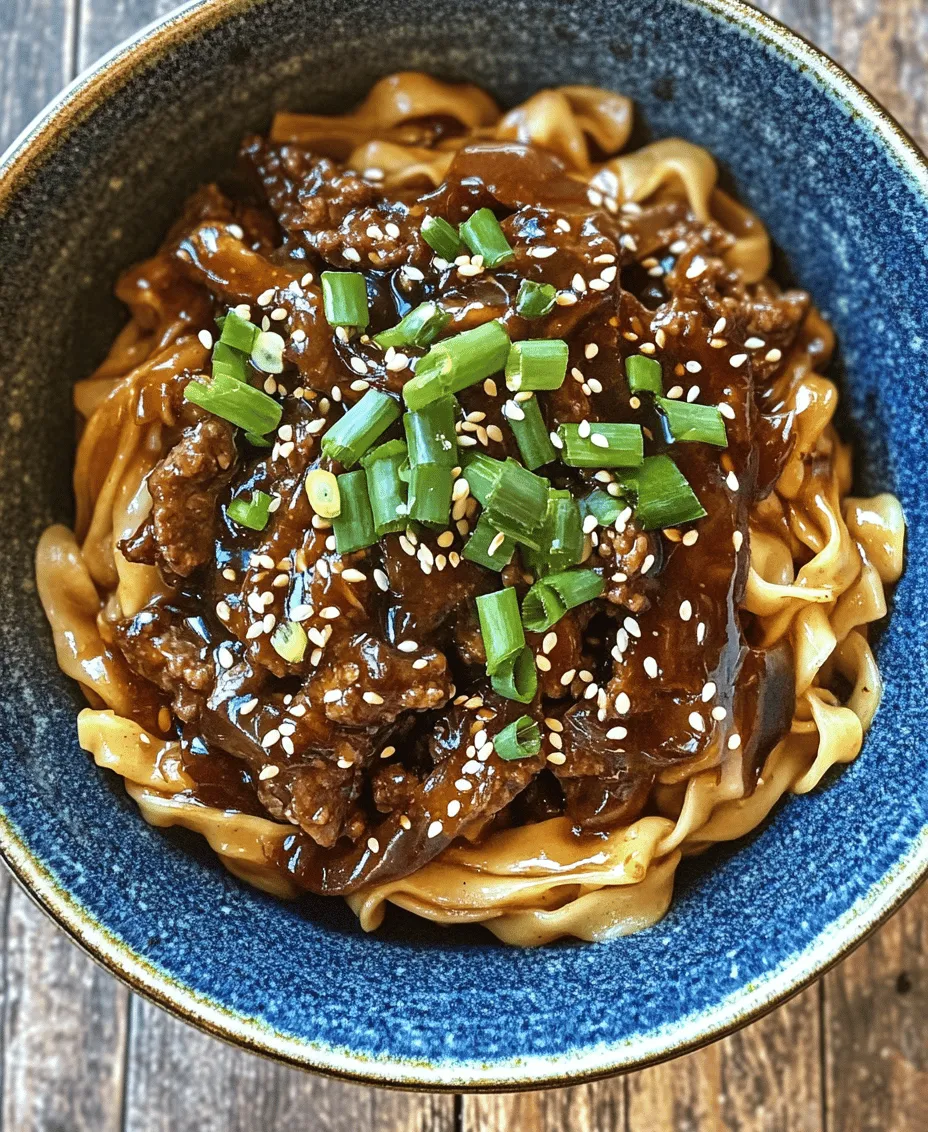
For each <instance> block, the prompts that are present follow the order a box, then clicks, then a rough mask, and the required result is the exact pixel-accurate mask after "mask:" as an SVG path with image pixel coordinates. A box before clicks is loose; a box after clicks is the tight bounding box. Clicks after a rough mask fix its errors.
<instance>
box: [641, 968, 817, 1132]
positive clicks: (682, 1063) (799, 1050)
mask: <svg viewBox="0 0 928 1132" xmlns="http://www.w3.org/2000/svg"><path fill="white" fill-rule="evenodd" d="M819 1054H820V1031H819V991H818V988H817V987H812V988H810V989H809V990H808V991H806V992H805V993H804V994H802V995H800V996H799V997H798V998H795V999H793V1000H792V1001H791V1002H789V1003H787V1004H786V1005H785V1006H782V1007H781V1008H780V1009H779V1010H777V1011H775V1012H774V1013H773V1014H771V1015H769V1016H768V1017H766V1018H762V1019H761V1020H760V1021H759V1022H755V1023H754V1024H753V1025H752V1026H749V1027H747V1029H745V1030H742V1031H740V1033H737V1034H734V1035H732V1037H730V1038H726V1039H725V1040H724V1041H721V1042H717V1043H716V1044H715V1045H712V1046H709V1047H708V1048H707V1049H704V1050H699V1051H697V1052H696V1053H692V1054H689V1055H688V1056H687V1057H684V1058H681V1059H680V1060H679V1061H673V1062H668V1063H665V1064H664V1065H658V1066H655V1068H653V1069H647V1070H644V1071H643V1072H641V1073H637V1074H635V1075H634V1076H632V1077H630V1078H629V1082H628V1086H629V1087H628V1093H629V1096H628V1132H649V1130H650V1129H652V1128H673V1129H687V1132H710V1130H712V1132H715V1130H716V1129H732V1130H737V1132H819V1130H820V1129H821V1128H822V1127H823V1125H822V1103H821V1095H822V1082H821V1064H820V1057H819Z"/></svg>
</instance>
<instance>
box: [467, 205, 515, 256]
mask: <svg viewBox="0 0 928 1132" xmlns="http://www.w3.org/2000/svg"><path fill="white" fill-rule="evenodd" d="M460 231H461V239H462V240H463V241H464V243H465V244H467V246H468V247H469V248H470V250H471V252H472V254H473V255H480V256H483V262H484V266H485V267H498V266H499V265H500V264H501V263H505V262H506V260H507V259H512V257H513V256H514V255H515V252H514V251H513V250H512V248H511V247H510V246H509V241H508V240H507V239H506V237H505V235H504V233H503V230H502V228H500V226H499V221H498V220H497V219H496V217H495V216H494V215H493V213H492V212H491V211H490V209H488V208H478V209H477V211H476V212H475V213H474V214H473V216H469V217H468V218H467V219H466V220H465V221H464V223H463V224H462V225H461V229H460Z"/></svg>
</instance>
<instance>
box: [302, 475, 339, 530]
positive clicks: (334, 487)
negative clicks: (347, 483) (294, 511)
mask: <svg viewBox="0 0 928 1132" xmlns="http://www.w3.org/2000/svg"><path fill="white" fill-rule="evenodd" d="M304 486H305V488H306V495H307V496H308V498H309V505H310V507H312V509H313V511H315V513H316V514H317V515H320V516H321V517H322V518H323V519H334V518H335V516H336V515H337V514H338V513H339V511H341V509H342V501H341V499H340V498H339V494H338V480H337V478H336V477H335V476H333V475H332V473H331V472H327V471H325V469H323V468H315V469H314V470H313V471H311V472H309V473H308V474H307V476H306V482H305V485H304Z"/></svg>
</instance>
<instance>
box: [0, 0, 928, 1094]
mask: <svg viewBox="0 0 928 1132" xmlns="http://www.w3.org/2000/svg"><path fill="white" fill-rule="evenodd" d="M265 2H266V0H191V2H190V3H188V4H185V5H183V6H182V7H180V8H178V9H176V10H175V11H173V12H171V13H169V14H168V15H167V16H164V17H163V18H162V19H160V20H156V21H155V22H154V23H151V24H149V25H148V26H147V27H146V28H144V29H143V30H142V31H141V32H139V33H138V34H137V35H136V36H134V37H133V38H131V39H129V40H126V41H125V42H124V43H122V44H121V45H119V46H118V47H116V48H114V49H113V50H112V51H111V52H109V54H107V55H105V56H104V57H103V58H102V59H100V60H99V61H98V62H97V63H96V64H94V65H93V66H92V67H90V68H89V69H88V70H86V71H84V72H83V73H82V74H81V75H79V76H78V78H76V79H75V80H74V82H72V83H71V84H70V85H69V86H68V87H67V88H66V89H65V90H64V91H63V92H62V93H61V94H60V95H59V96H58V97H57V98H56V99H55V100H54V101H53V102H51V103H50V104H49V105H48V106H47V107H46V109H45V110H43V111H42V113H41V114H39V115H38V117H37V118H35V119H34V121H33V122H32V123H31V124H30V125H29V126H27V127H26V129H25V130H24V131H23V132H22V133H21V134H20V136H19V137H18V138H17V139H16V140H15V141H14V142H13V144H12V145H11V146H10V147H9V149H8V150H7V151H6V153H5V154H3V155H2V156H0V214H2V212H3V210H4V208H5V205H6V203H7V202H8V201H9V199H10V198H11V196H12V195H13V194H14V193H15V192H16V191H17V190H18V189H19V188H20V187H21V186H22V185H23V184H24V183H26V181H27V180H28V179H29V178H30V176H31V174H32V172H33V170H36V169H38V168H39V167H40V166H41V163H42V161H43V159H44V157H45V155H46V154H47V153H48V152H49V151H50V150H52V149H53V148H54V147H55V146H56V145H58V144H64V143H66V140H67V137H68V134H69V132H70V131H71V130H72V129H73V128H74V127H75V126H77V125H78V124H79V123H80V122H81V121H82V120H83V119H85V118H86V117H87V116H88V115H89V114H90V113H91V112H92V111H93V110H94V108H95V107H97V106H98V105H99V104H100V103H101V102H103V101H105V100H106V99H108V98H110V97H113V96H115V95H117V94H118V93H119V91H120V89H121V88H122V87H123V86H124V85H125V83H126V82H127V81H128V80H129V79H130V78H131V77H132V76H133V75H134V74H135V73H136V72H137V71H138V70H139V69H141V68H147V67H149V66H151V65H152V64H154V63H155V62H157V60H158V59H159V58H160V57H161V56H162V55H164V54H165V53H166V52H168V51H169V50H171V49H172V48H173V47H175V46H176V45H177V44H179V43H182V42H186V41H189V40H191V39H194V38H195V37H196V36H198V35H200V34H202V32H203V31H204V30H206V29H208V28H210V27H213V26H216V25H217V24H219V23H221V22H224V21H225V20H227V19H229V18H231V17H234V16H236V15H238V14H240V13H242V12H245V11H247V10H248V9H250V8H255V7H259V6H260V5H262V4H263V3H265ZM681 2H683V3H685V4H687V5H689V6H690V7H694V8H699V9H702V10H704V11H706V12H708V13H709V14H711V15H713V16H715V17H717V18H721V19H722V20H724V21H726V22H727V23H730V24H734V25H736V26H737V27H738V28H739V29H741V30H742V31H746V32H747V33H749V34H750V35H752V36H754V37H755V38H757V39H758V40H759V41H761V43H762V44H763V45H764V46H766V47H770V48H772V49H774V50H775V51H777V52H779V53H780V54H782V55H784V56H785V57H786V58H787V59H788V60H789V61H790V62H791V63H793V64H794V65H798V66H799V67H800V68H802V69H803V70H805V71H807V72H808V73H809V75H810V76H811V78H812V79H813V81H817V82H818V83H819V84H820V85H821V86H822V87H824V88H827V89H828V90H829V91H830V92H831V94H832V95H833V96H835V97H836V98H838V99H839V100H840V101H841V102H843V103H844V104H845V106H847V107H848V109H849V110H850V111H851V113H852V114H853V115H854V116H855V117H857V118H858V119H860V120H861V122H862V123H863V124H864V125H865V128H867V129H868V130H869V132H870V134H871V136H872V138H873V140H874V141H876V142H877V143H878V144H879V145H880V146H881V147H882V149H883V151H884V153H886V154H887V156H889V157H890V158H891V159H892V161H893V162H894V164H896V166H897V167H898V168H899V170H900V172H902V173H903V174H904V175H905V176H906V177H907V179H908V180H909V182H910V183H911V184H912V185H913V186H914V187H915V188H916V189H917V191H918V192H919V193H920V194H921V196H922V197H924V198H925V201H926V204H928V161H926V159H925V157H923V155H922V154H921V152H920V151H919V149H918V148H917V146H916V145H915V143H914V142H913V141H912V139H911V138H910V137H909V135H908V134H907V133H906V132H905V130H903V129H902V127H901V126H900V125H899V124H898V123H897V122H896V121H895V119H894V118H893V117H892V116H891V115H890V114H889V113H888V112H887V111H886V110H884V109H883V107H882V106H880V105H879V103H878V102H877V101H876V100H875V99H874V98H873V97H872V96H871V95H869V94H868V93H867V92H866V91H865V90H864V89H863V87H861V86H860V85H859V84H858V83H857V82H856V81H855V80H854V79H852V78H851V77H850V75H849V74H848V73H847V72H846V71H845V70H844V69H843V68H842V67H840V66H838V64H837V63H835V62H834V60H832V59H831V58H829V57H828V56H827V55H825V54H824V53H823V52H821V51H819V50H818V49H817V48H815V47H813V46H812V44H810V43H809V42H808V41H807V40H805V39H803V38H802V37H801V36H799V35H797V34H796V33H795V32H793V31H791V30H790V29H789V28H787V27H786V26H785V25H784V24H782V23H780V21H779V20H776V19H774V18H772V17H771V16H768V15H766V14H765V13H762V12H759V11H757V10H756V9H754V8H751V7H749V6H748V5H747V4H744V3H741V2H740V0H681ZM0 855H2V857H3V859H4V860H5V861H6V863H7V865H8V866H9V867H10V869H11V870H12V872H13V874H14V875H15V877H16V879H17V880H18V881H19V883H20V884H21V885H22V886H23V888H24V889H25V890H26V892H27V893H28V894H29V896H31V897H32V899H33V900H34V901H35V902H36V903H37V904H38V905H39V907H40V908H42V909H43V910H44V911H45V912H46V913H47V914H48V915H49V916H51V918H52V919H53V920H55V922H56V923H57V924H58V925H59V926H60V927H61V928H63V929H64V930H65V931H66V932H67V933H68V935H70V936H71V938H72V939H73V940H74V941H75V942H76V943H78V944H79V945H80V946H81V947H82V948H83V949H84V950H85V951H86V952H87V953H88V954H89V955H90V956H91V957H92V958H93V959H95V960H96V961H97V962H98V963H100V964H101V965H102V966H103V967H105V968H106V969H107V970H108V971H109V972H110V973H111V974H113V975H115V976H116V977H117V978H118V979H120V980H121V981H122V982H124V983H126V984H127V985H128V986H129V987H130V988H131V989H132V990H134V991H136V992H137V993H139V994H141V995H144V996H145V997H146V998H148V999H150V1000H151V1001H152V1002H154V1003H156V1004H157V1005H158V1006H161V1007H163V1008H164V1009H165V1010H167V1011H169V1012H170V1013H172V1014H174V1015H176V1016H177V1017H178V1018H181V1019H183V1020H184V1021H185V1022H189V1023H191V1024H192V1025H194V1026H197V1027H199V1028H200V1029H201V1030H204V1031H206V1032H207V1033H209V1034H212V1035H213V1036H215V1037H218V1038H221V1039H223V1040H225V1041H227V1042H229V1043H231V1044H233V1045H236V1046H240V1047H242V1048H243V1049H247V1050H250V1051H251V1052H254V1053H257V1054H262V1055H264V1056H266V1057H270V1058H272V1059H275V1060H277V1061H280V1062H283V1063H285V1064H289V1065H292V1066H295V1067H298V1068H302V1069H309V1070H313V1071H315V1072H318V1073H324V1074H327V1075H330V1076H334V1077H339V1078H341V1079H344V1080H349V1081H354V1082H358V1083H363V1084H369V1085H379V1086H385V1087H392V1088H407V1089H424V1090H430V1091H442V1092H448V1091H457V1092H492V1091H508V1090H518V1089H537V1088H553V1087H558V1086H564V1085H573V1084H579V1083H582V1082H584V1081H591V1080H595V1079H597V1078H601V1077H608V1076H611V1075H613V1074H616V1073H623V1072H629V1071H632V1070H635V1069H642V1068H644V1067H646V1066H649V1065H654V1064H656V1063H658V1062H661V1061H665V1060H668V1059H670V1058H673V1057H678V1056H680V1055H681V1054H684V1053H688V1052H690V1051H692V1050H694V1049H698V1048H699V1047H700V1046H703V1045H707V1044H708V1043H710V1042H713V1041H715V1040H717V1039H718V1038H721V1037H724V1036H725V1035H726V1034H729V1033H732V1032H733V1031H735V1030H737V1029H739V1028H740V1027H742V1026H744V1025H746V1024H747V1023H749V1022H752V1021H754V1020H756V1019H757V1018H759V1017H761V1016H763V1015H764V1014H766V1013H767V1012H769V1011H770V1010H773V1009H774V1008H775V1007H777V1006H779V1005H781V1004H782V1003H783V1002H785V1001H786V1000H787V999H789V998H790V997H792V996H793V995H795V994H797V993H798V992H799V991H801V990H803V989H804V988H805V987H807V986H808V985H809V984H810V983H812V982H813V981H814V980H815V979H817V978H818V977H819V976H821V975H822V974H823V973H824V972H825V971H827V970H829V969H830V968H831V967H832V966H834V965H835V964H836V963H838V962H840V960H842V959H843V958H845V956H847V955H848V954H849V953H850V952H851V951H852V950H853V949H854V948H855V947H857V946H858V944H860V943H861V942H862V941H863V940H864V939H865V938H866V937H867V936H868V935H869V934H870V933H871V932H872V931H874V930H875V929H876V928H878V927H879V926H880V925H881V924H882V923H883V922H884V921H885V920H887V919H888V918H889V917H890V916H891V915H892V914H893V912H895V911H896V910H897V909H898V908H899V907H900V906H901V905H902V904H903V903H904V902H905V900H906V899H907V898H908V897H909V896H911V895H912V893H913V892H914V891H915V890H916V889H917V888H918V886H919V885H920V884H921V882H922V881H923V880H925V878H926V876H928V826H925V827H924V828H923V830H922V832H921V834H920V836H919V838H918V839H917V840H916V841H915V842H914V843H913V845H912V846H911V847H910V850H909V852H908V853H907V854H906V855H905V856H904V857H903V858H901V859H900V860H899V861H897V862H896V864H895V865H894V867H893V868H892V869H891V870H890V871H889V872H888V873H887V874H886V875H885V876H884V877H882V878H881V880H880V881H878V882H877V883H876V884H875V885H874V886H873V887H872V888H871V889H870V890H869V891H868V892H867V894H866V895H865V896H863V897H861V898H860V899H858V900H857V901H856V902H855V903H854V904H853V905H852V907H851V908H850V909H848V910H847V911H846V912H845V913H844V914H843V915H842V916H840V917H839V918H838V919H837V920H836V921H834V922H833V923H832V924H830V925H829V926H828V928H827V929H826V930H825V931H824V932H823V933H822V934H821V935H819V936H818V937H817V938H816V939H815V940H814V941H813V942H812V943H811V944H810V945H809V946H808V947H807V948H805V949H804V951H802V952H801V953H799V954H797V955H793V956H791V957H790V958H789V959H788V960H785V961H784V962H782V963H781V964H780V965H779V966H778V967H777V968H776V969H775V970H774V971H772V972H771V973H770V974H768V975H767V976H766V977H764V978H763V979H762V980H759V981H758V982H756V983H754V984H751V985H749V986H747V987H741V988H738V989H737V990H735V991H733V992H732V994H731V995H729V996H728V998H727V999H725V1000H724V1001H723V1002H722V1003H720V1004H719V1005H718V1006H716V1007H715V1008H713V1009H712V1010H710V1011H705V1010H704V1011H699V1012H696V1013H694V1014H693V1015H691V1016H690V1017H688V1018H685V1019H683V1020H682V1021H680V1022H675V1023H673V1024H669V1025H667V1026H666V1027H661V1028H658V1029H657V1030H655V1031H654V1032H652V1033H650V1034H647V1035H644V1036H642V1037H636V1038H635V1039H634V1040H622V1041H621V1042H619V1043H614V1044H612V1045H609V1044H608V1043H606V1044H603V1045H600V1046H598V1047H597V1048H596V1049H594V1050H589V1051H586V1052H583V1053H576V1054H565V1055H562V1056H559V1057H550V1056H548V1057H543V1058H542V1057H539V1058H522V1059H520V1060H519V1062H518V1063H511V1064H507V1063H505V1062H501V1063H497V1064H495V1065H486V1064H478V1063H468V1062H459V1063H458V1064H457V1065H454V1066H442V1065H429V1064H428V1063H425V1062H422V1061H418V1060H417V1061H415V1062H413V1061H407V1060H403V1059H396V1058H389V1057H385V1058H376V1059H375V1058H371V1057H369V1056H365V1055H363V1054H359V1053H357V1052H353V1051H352V1050H350V1049H345V1048H334V1047H332V1046H330V1045H328V1044H324V1043H314V1042H310V1041H307V1040H304V1039H300V1038H296V1037H293V1036H290V1035H286V1034H282V1033H279V1032H276V1031H274V1030H273V1029H272V1028H270V1027H268V1026H266V1025H263V1024H262V1023H260V1022H259V1021H257V1020H256V1019H254V1018H249V1017H246V1016H245V1015H243V1014H241V1013H238V1012H236V1011H234V1010H230V1009H228V1008H226V1007H224V1006H222V1005H221V1004H220V1003H219V1002H217V1001H215V1000H214V999H212V998H209V997H208V996H205V995H202V994H200V993H198V992H196V991H194V990H193V989H192V988H191V987H189V986H186V985H184V984H183V983H181V982H180V981H179V980H177V979H175V978H172V977H171V976H170V975H168V974H167V973H166V972H164V971H162V970H159V969H158V968H157V967H156V966H155V965H154V964H152V963H149V962H147V961H146V960H144V959H143V958H142V957H141V956H139V955H137V954H136V953H134V952H133V951H132V950H131V949H130V948H129V947H128V946H127V945H126V944H125V942H124V941H122V940H120V939H119V938H118V937H116V936H115V935H114V934H113V933H112V932H110V931H108V930H107V929H106V928H105V927H104V926H103V925H102V924H101V923H100V922H99V921H98V920H97V919H95V918H94V917H93V916H92V915H91V914H90V912H89V911H88V910H87V909H86V908H85V907H84V906H83V905H82V904H81V903H80V902H79V901H78V900H76V899H75V898H74V896H73V895H72V894H71V893H70V892H68V891H67V890H66V889H64V888H62V886H61V885H59V884H58V883H57V881H56V880H55V878H54V876H53V875H52V874H51V873H50V872H49V870H48V869H47V868H46V867H45V865H44V864H43V862H42V861H41V860H39V859H38V857H36V856H35V854H33V853H32V852H31V850H30V849H29V847H28V846H27V845H26V843H25V841H24V840H23V838H22V837H21V836H20V834H19V833H18V832H17V830H16V828H15V826H14V825H13V823H12V822H11V821H10V819H9V817H8V816H7V815H6V814H4V813H2V812H0Z"/></svg>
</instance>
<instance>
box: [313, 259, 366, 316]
mask: <svg viewBox="0 0 928 1132" xmlns="http://www.w3.org/2000/svg"><path fill="white" fill-rule="evenodd" d="M322 306H323V310H324V311H325V319H326V322H328V324H329V325H330V326H350V327H357V328H359V329H360V328H362V327H365V326H367V324H368V322H370V311H369V310H368V306H367V284H366V283H365V282H364V276H363V275H361V274H360V272H358V271H323V273H322Z"/></svg>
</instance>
